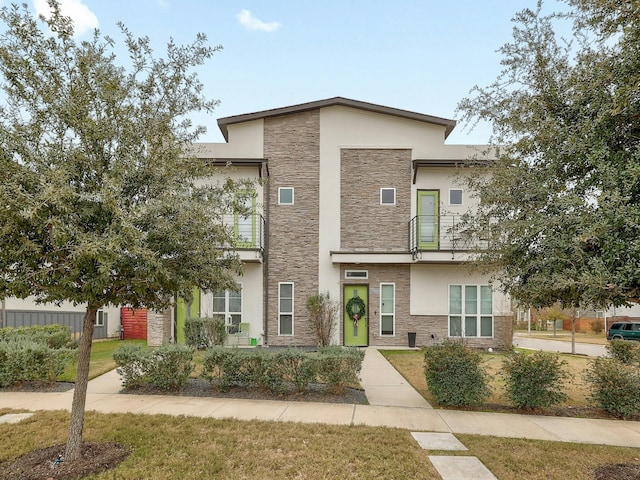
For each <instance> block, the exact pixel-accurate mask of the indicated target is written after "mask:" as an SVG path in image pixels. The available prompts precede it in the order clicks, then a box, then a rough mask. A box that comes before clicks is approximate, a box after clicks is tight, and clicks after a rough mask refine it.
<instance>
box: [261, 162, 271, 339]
mask: <svg viewBox="0 0 640 480" xmlns="http://www.w3.org/2000/svg"><path fill="white" fill-rule="evenodd" d="M263 165H264V164H263ZM265 178H266V181H265V185H264V189H265V198H266V201H265V205H264V209H265V212H264V214H265V215H264V248H263V251H262V265H263V266H262V294H263V300H262V302H263V303H262V305H263V307H262V331H263V332H264V335H263V339H264V341H263V344H264V345H268V343H269V337H268V335H269V334H268V333H267V318H268V316H269V218H270V217H269V206H270V204H271V186H270V183H271V182H270V178H269V176H268V175H266V176H265Z"/></svg>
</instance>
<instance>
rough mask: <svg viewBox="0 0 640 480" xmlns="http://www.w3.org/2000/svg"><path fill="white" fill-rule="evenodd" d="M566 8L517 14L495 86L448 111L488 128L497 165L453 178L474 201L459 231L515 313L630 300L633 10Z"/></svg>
mask: <svg viewBox="0 0 640 480" xmlns="http://www.w3.org/2000/svg"><path fill="white" fill-rule="evenodd" d="M567 3H568V4H569V8H568V9H567V11H566V12H563V13H562V14H560V15H553V14H549V15H546V14H545V12H543V11H542V10H541V9H542V3H539V7H538V10H536V11H532V10H529V9H526V10H523V11H521V12H519V13H518V14H516V15H515V19H514V22H515V26H514V28H513V40H512V41H511V42H510V43H508V44H506V45H504V46H503V47H502V48H501V49H500V52H501V54H502V62H501V63H502V65H503V66H504V68H503V70H502V73H501V75H500V76H499V77H498V79H496V81H495V82H493V83H492V84H490V85H489V86H487V87H475V88H474V90H473V91H472V94H471V96H470V97H468V98H466V99H464V100H463V101H462V102H461V103H460V105H459V110H460V111H461V112H462V120H463V121H464V120H466V121H469V122H472V123H473V122H476V121H486V122H489V123H491V124H492V125H493V129H494V130H493V138H492V142H491V143H492V148H491V149H490V150H491V154H492V155H493V154H494V153H495V157H496V160H495V161H491V162H475V166H474V169H475V172H474V175H466V173H468V171H467V170H466V169H463V170H462V173H463V174H465V175H464V178H465V179H466V180H467V185H468V188H469V190H470V191H471V192H473V193H472V194H473V195H474V196H476V197H477V198H478V199H479V202H478V208H477V210H476V211H475V212H472V213H471V214H470V215H468V216H467V218H466V225H465V226H464V227H463V228H465V229H466V231H467V232H474V234H475V236H476V239H477V241H478V245H479V246H481V247H483V248H484V250H481V251H480V252H479V259H480V262H481V264H482V265H484V266H485V267H487V269H491V271H493V272H494V273H495V277H496V279H498V280H499V281H500V283H501V285H502V286H503V288H504V289H505V290H507V291H509V292H510V293H511V294H512V295H513V296H514V297H515V298H517V299H518V300H519V301H520V302H521V303H522V304H525V305H530V306H536V307H537V306H548V305H552V304H553V303H554V302H556V301H559V302H560V303H561V304H562V305H563V306H565V307H571V306H572V307H576V308H580V307H581V306H591V307H596V308H600V307H608V306H610V305H611V304H613V305H616V306H618V305H623V304H629V303H630V302H631V303H632V302H634V301H636V300H638V296H639V294H638V292H640V276H639V275H638V269H637V268H636V265H638V264H639V263H640V243H639V242H638V241H637V239H638V237H640V222H639V221H638V218H640V195H638V192H639V191H640V136H639V135H638V132H639V131H640V102H638V101H637V95H638V84H640V56H639V55H638V49H639V48H640V23H639V22H637V21H635V19H636V17H637V8H636V9H634V8H631V7H630V3H629V2H602V1H588V2H581V1H573V0H571V1H569V2H567ZM630 12H633V13H630ZM634 15H635V16H634ZM631 18H633V19H634V20H633V21H631ZM558 24H560V26H559V25H558ZM563 27H564V31H565V32H566V31H570V29H571V27H573V29H572V30H571V31H572V32H574V36H573V38H568V39H567V38H566V34H563V36H562V38H560V36H559V35H557V34H556V33H555V31H556V30H559V28H563ZM565 40H569V41H565ZM493 147H495V148H493ZM474 160H479V159H474ZM479 163H482V164H485V165H486V166H487V168H486V169H483V167H481V166H478V164H479Z"/></svg>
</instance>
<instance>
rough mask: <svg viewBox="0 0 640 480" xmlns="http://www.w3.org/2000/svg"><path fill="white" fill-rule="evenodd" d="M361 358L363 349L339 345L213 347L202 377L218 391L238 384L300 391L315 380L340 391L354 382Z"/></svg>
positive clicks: (276, 391) (239, 385)
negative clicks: (308, 348) (313, 348)
mask: <svg viewBox="0 0 640 480" xmlns="http://www.w3.org/2000/svg"><path fill="white" fill-rule="evenodd" d="M363 360H364V352H363V351H361V350H357V349H349V348H342V347H326V348H322V349H320V350H319V351H318V352H315V353H306V352H303V351H301V350H297V349H286V350H275V351H271V350H268V349H252V350H242V349H229V348H223V347H214V348H210V349H209V350H207V352H206V354H205V357H204V362H203V368H202V376H203V378H206V379H208V380H210V381H211V382H212V384H213V385H214V386H216V387H218V388H220V389H221V390H222V391H224V390H227V389H229V388H232V387H240V388H266V389H268V390H270V391H271V392H274V393H281V392H285V391H289V390H291V388H292V387H293V388H294V389H295V390H296V391H298V392H303V391H305V390H307V389H308V388H309V386H310V385H311V384H315V383H319V384H325V385H326V388H327V390H328V391H330V392H333V393H340V392H342V391H343V390H344V389H345V388H346V387H347V386H349V385H352V384H357V383H358V374H359V373H360V370H361V369H362V361H363Z"/></svg>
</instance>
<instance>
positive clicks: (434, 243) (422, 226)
mask: <svg viewBox="0 0 640 480" xmlns="http://www.w3.org/2000/svg"><path fill="white" fill-rule="evenodd" d="M477 246H478V242H477V241H475V240H473V238H472V237H471V235H469V233H468V232H467V231H465V229H464V228H463V225H462V222H461V217H460V215H453V214H451V215H439V216H435V215H417V216H415V217H413V218H412V219H411V220H410V221H409V252H411V254H412V255H413V257H414V258H415V257H416V256H417V255H418V253H419V252H426V251H448V252H452V253H453V252H460V251H469V250H474V249H475V248H477Z"/></svg>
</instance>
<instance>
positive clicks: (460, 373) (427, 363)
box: [424, 340, 490, 406]
mask: <svg viewBox="0 0 640 480" xmlns="http://www.w3.org/2000/svg"><path fill="white" fill-rule="evenodd" d="M481 363H482V357H481V356H480V354H479V353H477V352H473V351H471V350H470V349H468V348H466V347H465V346H464V345H463V344H462V343H461V342H454V341H449V340H446V341H444V342H443V343H441V344H438V345H434V346H432V347H428V348H426V349H425V354H424V372H425V377H426V380H427V386H428V387H429V391H430V392H431V394H432V395H433V396H434V398H435V400H436V402H437V403H438V404H440V405H450V406H470V405H479V404H481V403H482V402H484V400H485V399H486V398H487V396H488V395H489V393H490V390H489V386H488V374H487V373H486V371H485V370H484V369H483V368H482V366H481Z"/></svg>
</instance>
